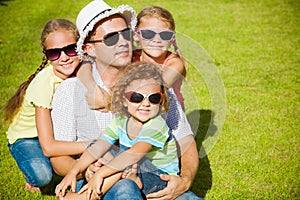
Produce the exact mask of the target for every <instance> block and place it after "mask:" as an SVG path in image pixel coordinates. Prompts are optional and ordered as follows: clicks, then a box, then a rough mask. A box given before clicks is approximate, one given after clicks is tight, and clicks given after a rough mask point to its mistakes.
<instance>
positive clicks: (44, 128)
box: [35, 107, 86, 157]
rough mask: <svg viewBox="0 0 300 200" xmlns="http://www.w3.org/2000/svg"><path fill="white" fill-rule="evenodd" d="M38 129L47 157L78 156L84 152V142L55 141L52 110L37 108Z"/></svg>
mask: <svg viewBox="0 0 300 200" xmlns="http://www.w3.org/2000/svg"><path fill="white" fill-rule="evenodd" d="M35 114H36V127H37V131H38V137H39V141H40V144H41V147H42V150H43V152H44V154H45V156H48V157H52V156H62V155H76V154H80V153H82V152H83V151H84V149H85V147H86V144H85V143H84V142H67V141H58V140H55V139H54V135H53V129H52V121H51V114H50V110H49V109H46V108H41V107H36V108H35Z"/></svg>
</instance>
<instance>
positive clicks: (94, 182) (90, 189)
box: [78, 173, 104, 199]
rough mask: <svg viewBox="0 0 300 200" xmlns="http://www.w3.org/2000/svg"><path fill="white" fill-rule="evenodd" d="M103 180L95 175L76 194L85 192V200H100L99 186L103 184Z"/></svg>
mask: <svg viewBox="0 0 300 200" xmlns="http://www.w3.org/2000/svg"><path fill="white" fill-rule="evenodd" d="M103 180H104V178H103V177H101V176H100V175H99V174H97V173H95V174H94V176H93V177H92V178H91V179H90V180H89V182H88V183H87V184H86V185H84V186H83V187H82V188H81V190H80V191H79V192H78V194H81V193H83V192H85V191H86V195H87V196H86V199H100V197H101V196H102V192H101V186H102V184H103Z"/></svg>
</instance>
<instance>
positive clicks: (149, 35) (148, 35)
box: [137, 29, 175, 41]
mask: <svg viewBox="0 0 300 200" xmlns="http://www.w3.org/2000/svg"><path fill="white" fill-rule="evenodd" d="M137 33H139V34H140V35H141V36H142V38H143V39H145V40H151V39H153V38H154V37H155V35H156V34H159V37H160V38H161V39H162V40H165V41H170V40H172V39H173V37H174V35H175V32H174V31H170V30H168V31H167V30H166V31H161V32H155V31H153V30H150V29H141V30H137Z"/></svg>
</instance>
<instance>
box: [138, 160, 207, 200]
mask: <svg viewBox="0 0 300 200" xmlns="http://www.w3.org/2000/svg"><path fill="white" fill-rule="evenodd" d="M160 174H166V173H165V172H163V171H161V170H159V169H157V168H156V167H155V166H154V165H153V164H152V162H151V161H150V160H148V159H146V158H143V159H142V160H141V161H140V162H139V170H138V176H139V177H140V179H141V181H142V183H143V190H142V192H143V193H144V194H145V195H147V194H150V193H153V192H158V191H159V190H162V189H164V188H165V187H166V186H167V182H165V181H163V180H161V179H160V176H159V175H160ZM176 200H203V199H202V198H200V197H198V196H196V195H195V194H194V193H193V192H191V191H187V192H185V193H183V194H182V195H181V196H179V197H177V198H176Z"/></svg>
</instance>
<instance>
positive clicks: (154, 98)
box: [125, 91, 163, 104]
mask: <svg viewBox="0 0 300 200" xmlns="http://www.w3.org/2000/svg"><path fill="white" fill-rule="evenodd" d="M125 97H126V99H128V101H129V102H131V103H141V102H142V101H144V99H145V98H148V100H149V102H150V103H152V104H160V103H161V102H162V99H163V98H162V97H163V95H162V93H161V92H157V93H152V94H147V95H146V94H141V93H137V92H133V91H130V92H125Z"/></svg>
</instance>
